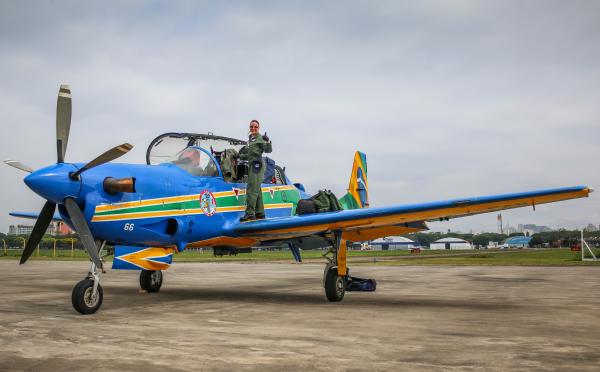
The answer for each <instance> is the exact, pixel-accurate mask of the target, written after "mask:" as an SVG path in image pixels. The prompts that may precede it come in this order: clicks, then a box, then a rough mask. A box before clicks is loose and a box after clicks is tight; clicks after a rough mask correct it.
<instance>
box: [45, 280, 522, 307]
mask: <svg viewBox="0 0 600 372" xmlns="http://www.w3.org/2000/svg"><path fill="white" fill-rule="evenodd" d="M53 288H54V289H55V290H56V289H60V290H61V291H62V290H65V291H70V290H71V288H72V287H71V286H69V285H60V286H59V287H58V288H57V286H53ZM279 288H283V287H279ZM285 288H286V290H287V292H282V291H276V290H277V287H274V286H269V287H268V288H265V289H264V290H261V289H257V288H248V287H245V288H198V287H196V288H181V287H174V288H169V287H168V286H166V287H164V288H163V289H161V291H160V292H159V293H140V292H139V288H137V287H135V286H131V287H125V286H116V287H113V286H108V287H105V288H104V301H105V302H110V305H109V306H110V308H111V309H117V308H121V309H124V308H133V307H140V306H151V304H153V303H154V304H157V305H161V304H168V303H172V302H186V301H187V302H193V301H203V302H206V301H214V302H219V301H226V302H240V303H248V304H265V303H267V304H271V305H282V306H285V305H313V306H314V305H317V306H323V305H328V306H340V305H341V306H345V307H352V306H360V307H361V308H363V307H387V308H396V307H398V308H410V307H413V308H461V309H465V310H467V309H474V310H478V309H482V310H493V309H514V308H517V307H520V306H519V305H518V304H515V303H509V302H507V301H506V299H505V298H502V297H501V296H500V297H497V298H493V299H492V298H486V299H477V298H468V297H466V296H465V298H461V299H457V298H452V299H450V298H443V297H434V298H422V297H420V296H419V297H415V296H399V297H397V298H395V297H390V295H388V294H386V295H384V296H382V295H381V294H379V293H377V292H376V293H364V292H363V293H360V292H353V293H346V297H345V298H344V300H343V301H342V302H341V303H337V304H336V303H331V302H329V301H327V299H326V298H325V294H324V293H323V290H322V288H319V287H315V288H314V293H306V292H293V291H290V290H289V288H290V287H289V286H285ZM274 289H275V291H274ZM107 310H108V308H107Z"/></svg>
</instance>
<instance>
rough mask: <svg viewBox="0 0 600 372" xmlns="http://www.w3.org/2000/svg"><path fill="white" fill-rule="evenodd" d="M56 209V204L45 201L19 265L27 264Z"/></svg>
mask: <svg viewBox="0 0 600 372" xmlns="http://www.w3.org/2000/svg"><path fill="white" fill-rule="evenodd" d="M55 209H56V204H54V203H53V202H51V201H47V202H46V204H44V207H43V208H42V211H41V212H40V216H39V217H38V219H37V221H35V225H34V226H33V230H32V231H31V235H29V239H28V240H27V244H26V245H25V249H23V254H22V255H21V262H20V264H21V265H22V264H24V263H25V262H27V260H28V259H29V257H30V256H31V254H32V253H33V251H34V250H35V247H37V245H38V244H40V241H41V240H42V238H43V237H44V234H45V233H46V230H47V229H48V226H49V225H50V222H51V221H52V217H53V216H54V210H55Z"/></svg>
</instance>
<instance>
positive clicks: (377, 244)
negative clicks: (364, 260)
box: [371, 236, 419, 251]
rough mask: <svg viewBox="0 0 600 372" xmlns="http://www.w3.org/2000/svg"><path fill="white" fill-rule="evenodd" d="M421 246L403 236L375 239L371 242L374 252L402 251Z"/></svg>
mask: <svg viewBox="0 0 600 372" xmlns="http://www.w3.org/2000/svg"><path fill="white" fill-rule="evenodd" d="M418 246H419V243H416V242H414V241H412V240H410V239H409V238H405V237H403V236H386V237H385V238H381V239H375V240H373V241H372V242H371V249H372V250H374V251H397V250H400V249H411V248H416V247H418Z"/></svg>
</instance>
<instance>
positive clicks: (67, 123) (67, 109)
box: [56, 85, 71, 163]
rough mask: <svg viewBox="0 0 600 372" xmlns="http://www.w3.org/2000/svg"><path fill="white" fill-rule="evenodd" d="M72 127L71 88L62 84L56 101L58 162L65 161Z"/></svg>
mask: <svg viewBox="0 0 600 372" xmlns="http://www.w3.org/2000/svg"><path fill="white" fill-rule="evenodd" d="M70 129H71V88H69V86H68V85H61V86H60V89H59V91H58V100H57V101H56V152H57V162H58V163H64V162H65V152H66V151H67V142H69V131H70Z"/></svg>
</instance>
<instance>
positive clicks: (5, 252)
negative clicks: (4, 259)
mask: <svg viewBox="0 0 600 372" xmlns="http://www.w3.org/2000/svg"><path fill="white" fill-rule="evenodd" d="M2 244H3V245H4V255H5V256H8V251H7V250H6V240H4V239H2Z"/></svg>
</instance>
